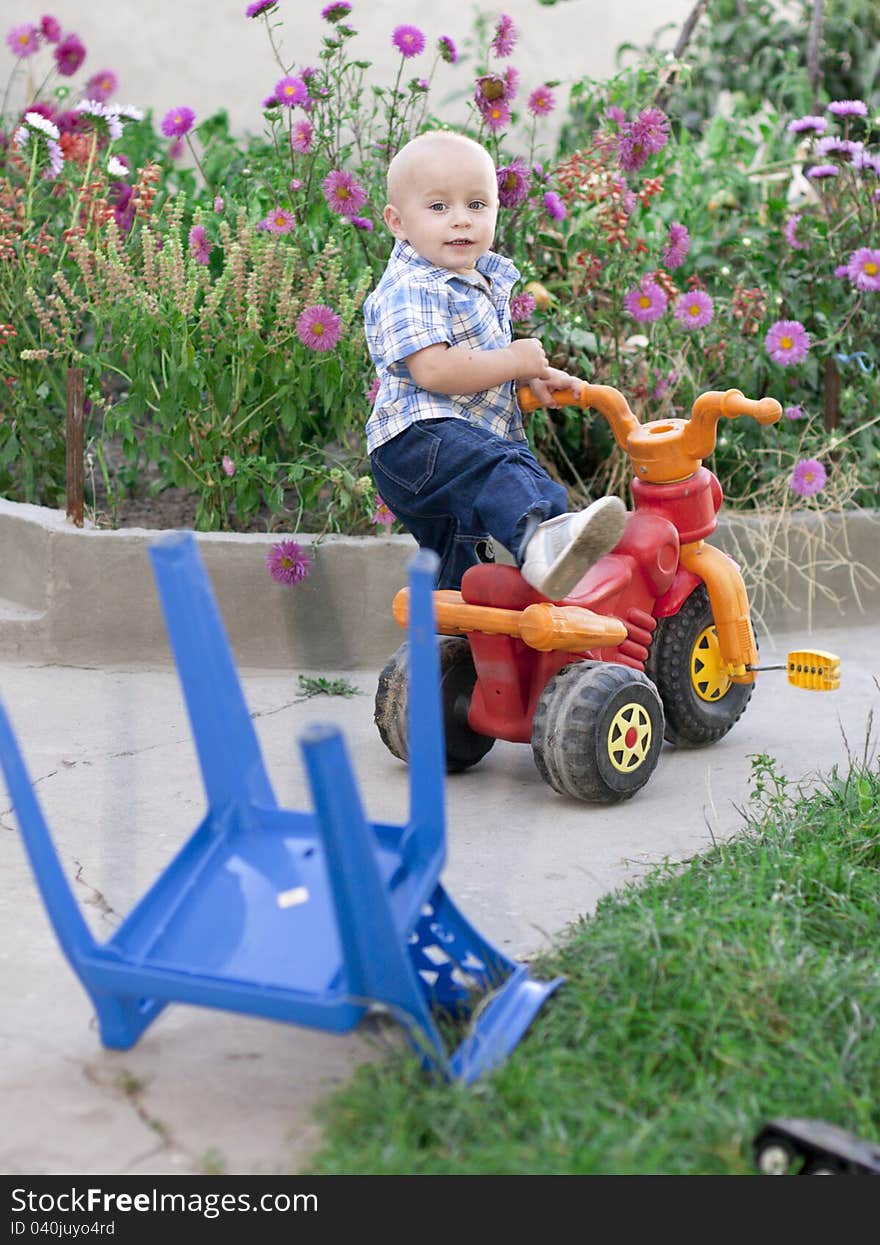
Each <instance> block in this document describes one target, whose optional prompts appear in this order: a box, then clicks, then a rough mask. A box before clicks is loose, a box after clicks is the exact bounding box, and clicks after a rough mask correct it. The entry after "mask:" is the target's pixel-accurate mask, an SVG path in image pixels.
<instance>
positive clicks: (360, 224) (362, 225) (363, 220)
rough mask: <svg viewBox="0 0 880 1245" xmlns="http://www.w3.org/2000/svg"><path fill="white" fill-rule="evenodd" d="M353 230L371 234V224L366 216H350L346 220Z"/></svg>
mask: <svg viewBox="0 0 880 1245" xmlns="http://www.w3.org/2000/svg"><path fill="white" fill-rule="evenodd" d="M348 219H349V220H350V221H351V223H352V224H353V225H354V227H355V229H363V231H364V233H372V232H373V222H372V221H371V220H370V218H369V217H368V216H350V217H349V218H348Z"/></svg>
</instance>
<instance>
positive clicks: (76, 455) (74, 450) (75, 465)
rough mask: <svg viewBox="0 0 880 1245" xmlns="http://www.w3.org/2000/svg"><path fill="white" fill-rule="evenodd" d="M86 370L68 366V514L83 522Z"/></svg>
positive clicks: (76, 522) (77, 522)
mask: <svg viewBox="0 0 880 1245" xmlns="http://www.w3.org/2000/svg"><path fill="white" fill-rule="evenodd" d="M83 406H84V403H83V373H82V368H81V367H69V368H68V369H67V517H68V519H72V520H73V522H74V524H75V525H76V526H77V527H82V525H83V487H84V483H85V472H84V467H83V419H84V415H83Z"/></svg>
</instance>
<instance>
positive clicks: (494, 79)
mask: <svg viewBox="0 0 880 1245" xmlns="http://www.w3.org/2000/svg"><path fill="white" fill-rule="evenodd" d="M476 87H477V89H476V91H475V92H474V99H475V100H476V104H477V107H478V108H479V109H480V111H481V112H484V111H485V109H486V107H487V105H489V104H494V103H495V101H496V100H506V99H507V97H508V86H507V76H506V75H503V74H500V73H484V74H481V75H480V77H479V78H477V83H476Z"/></svg>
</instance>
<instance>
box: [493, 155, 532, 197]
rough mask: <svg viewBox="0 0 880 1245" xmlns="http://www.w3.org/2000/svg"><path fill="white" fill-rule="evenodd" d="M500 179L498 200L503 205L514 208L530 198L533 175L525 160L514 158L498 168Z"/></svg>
mask: <svg viewBox="0 0 880 1245" xmlns="http://www.w3.org/2000/svg"><path fill="white" fill-rule="evenodd" d="M495 175H496V177H497V179H498V202H499V203H500V204H501V206H502V207H506V208H513V207H519V205H520V204H521V203H522V202H524V201H525V199H527V198H528V194H529V185H530V183H531V176H530V174H529V169H528V165H527V164H526V162H525V161H524V160H519V159H517V160H512V161H511V163H510V164H505V165H503V166H502V167H501V168H500V169H498V170H496V174H495Z"/></svg>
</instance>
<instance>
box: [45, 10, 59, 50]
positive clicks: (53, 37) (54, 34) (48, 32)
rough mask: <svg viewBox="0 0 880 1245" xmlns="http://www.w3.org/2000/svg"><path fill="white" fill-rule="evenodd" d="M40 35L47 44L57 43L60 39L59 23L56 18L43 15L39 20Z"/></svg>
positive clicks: (48, 14) (46, 14)
mask: <svg viewBox="0 0 880 1245" xmlns="http://www.w3.org/2000/svg"><path fill="white" fill-rule="evenodd" d="M40 33H41V34H42V36H43V38H44V39H45V40H46V42H47V43H57V42H58V40H59V39H60V38H61V23H60V22H59V21H58V18H57V17H52V15H51V14H50V13H44V14H43V16H42V17H41V18H40Z"/></svg>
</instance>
